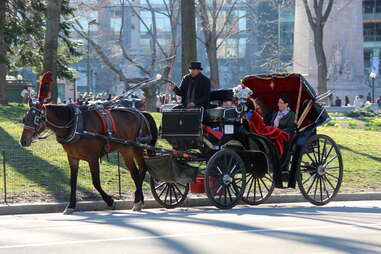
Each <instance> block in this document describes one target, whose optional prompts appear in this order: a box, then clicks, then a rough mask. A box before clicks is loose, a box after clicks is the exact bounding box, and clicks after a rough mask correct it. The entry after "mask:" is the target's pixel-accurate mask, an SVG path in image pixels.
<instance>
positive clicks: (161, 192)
mask: <svg viewBox="0 0 381 254" xmlns="http://www.w3.org/2000/svg"><path fill="white" fill-rule="evenodd" d="M165 184H166V183H165ZM167 188H168V184H166V185H165V187H164V188H163V189H162V190H161V191H160V194H159V195H158V197H159V198H160V197H161V195H163V193H164V191H165V190H166V189H167Z"/></svg>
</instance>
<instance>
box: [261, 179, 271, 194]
mask: <svg viewBox="0 0 381 254" xmlns="http://www.w3.org/2000/svg"><path fill="white" fill-rule="evenodd" d="M259 180H260V181H261V182H262V184H263V185H264V186H265V188H266V190H267V192H270V189H269V188H267V185H266V183H265V182H264V181H263V180H262V178H259Z"/></svg>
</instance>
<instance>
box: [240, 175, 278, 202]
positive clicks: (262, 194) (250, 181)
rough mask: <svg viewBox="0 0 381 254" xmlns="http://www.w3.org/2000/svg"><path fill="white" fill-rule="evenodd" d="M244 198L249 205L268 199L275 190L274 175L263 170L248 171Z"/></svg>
mask: <svg viewBox="0 0 381 254" xmlns="http://www.w3.org/2000/svg"><path fill="white" fill-rule="evenodd" d="M246 179H247V180H246V188H245V192H244V193H243V196H242V200H243V201H244V202H245V203H246V204H249V205H260V204H262V203H264V202H265V201H266V200H268V199H269V198H270V196H271V194H272V193H273V191H274V187H275V186H274V181H273V175H272V174H271V173H267V172H263V173H258V172H255V171H254V172H248V173H247V174H246Z"/></svg>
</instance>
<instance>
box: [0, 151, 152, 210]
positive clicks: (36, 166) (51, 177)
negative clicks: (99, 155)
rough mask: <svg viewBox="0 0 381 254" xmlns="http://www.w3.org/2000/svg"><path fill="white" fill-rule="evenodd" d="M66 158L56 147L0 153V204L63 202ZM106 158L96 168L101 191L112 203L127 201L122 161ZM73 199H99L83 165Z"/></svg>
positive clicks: (128, 184)
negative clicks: (113, 199)
mask: <svg viewBox="0 0 381 254" xmlns="http://www.w3.org/2000/svg"><path fill="white" fill-rule="evenodd" d="M41 155H45V156H41ZM47 155H48V156H49V157H48V158H46V156H47ZM66 158H67V157H66V153H65V152H64V151H63V149H62V147H58V146H57V147H53V148H52V147H43V146H42V147H41V146H40V148H39V150H38V151H37V152H36V153H35V152H34V151H32V150H26V149H23V150H20V149H11V148H10V149H7V150H2V151H1V150H0V204H4V203H5V204H12V203H30V202H61V201H67V200H68V199H69V195H70V182H69V181H70V170H69V165H68V162H67V159H66ZM108 158H109V159H107V158H104V159H103V160H102V163H101V165H100V176H101V184H102V188H103V189H104V190H105V192H107V193H108V194H110V195H111V196H113V197H114V198H116V199H131V198H132V196H133V193H134V191H135V186H134V184H133V181H132V179H131V177H130V173H129V172H128V170H127V169H126V168H125V166H124V163H123V160H122V157H121V156H120V155H119V154H118V153H113V154H110V155H109V156H108ZM147 186H148V183H145V190H148V188H147ZM145 192H146V191H145ZM77 198H78V200H100V199H101V197H100V195H99V193H98V192H97V191H96V190H95V188H94V187H93V186H92V180H91V174H90V170H89V167H88V165H87V163H85V162H81V163H80V168H79V172H78V187H77Z"/></svg>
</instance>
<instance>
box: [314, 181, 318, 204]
mask: <svg viewBox="0 0 381 254" xmlns="http://www.w3.org/2000/svg"><path fill="white" fill-rule="evenodd" d="M318 184H319V177H318V178H317V181H316V184H315V191H314V199H315V198H316V192H317V187H318ZM315 200H316V199H315Z"/></svg>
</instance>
